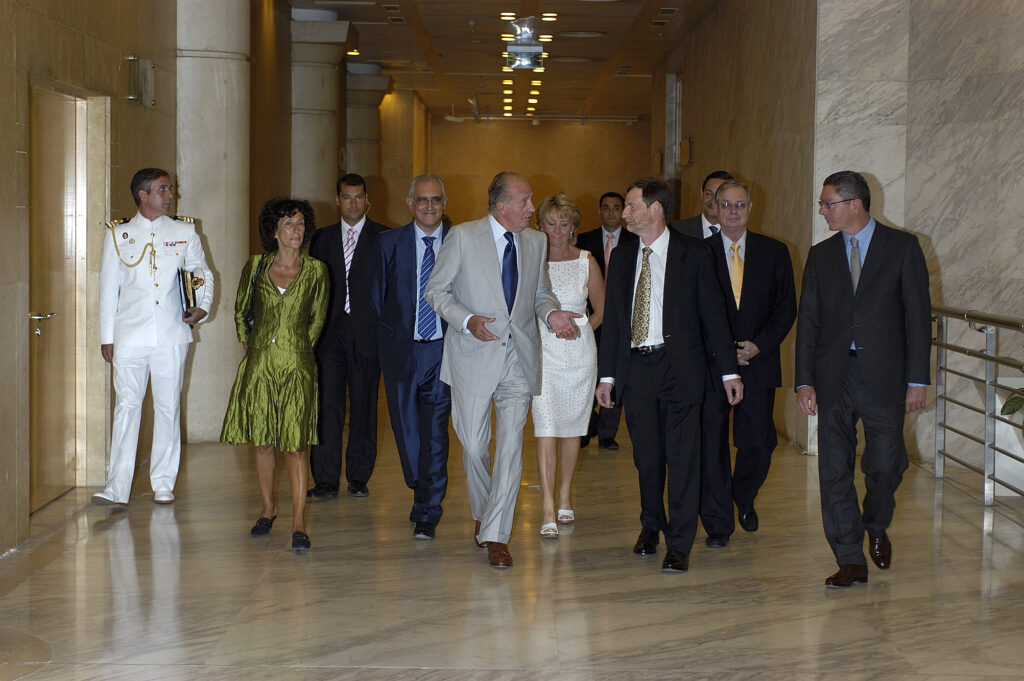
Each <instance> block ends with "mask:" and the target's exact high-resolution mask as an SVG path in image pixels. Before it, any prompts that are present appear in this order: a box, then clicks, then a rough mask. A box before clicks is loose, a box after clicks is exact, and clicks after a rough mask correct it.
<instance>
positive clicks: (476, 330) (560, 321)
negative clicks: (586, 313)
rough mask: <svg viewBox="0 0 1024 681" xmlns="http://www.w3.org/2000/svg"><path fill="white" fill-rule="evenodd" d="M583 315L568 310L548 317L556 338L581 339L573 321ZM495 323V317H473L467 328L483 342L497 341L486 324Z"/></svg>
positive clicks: (558, 311) (556, 311)
mask: <svg viewBox="0 0 1024 681" xmlns="http://www.w3.org/2000/svg"><path fill="white" fill-rule="evenodd" d="M582 316H583V315H581V314H577V313H575V312H569V311H568V310H555V311H554V312H552V313H551V314H549V315H548V320H547V321H548V325H549V326H550V327H551V330H552V331H554V332H555V336H556V337H558V338H561V339H563V340H576V339H577V338H579V337H580V331H579V329H578V328H577V327H576V322H574V321H573V319H576V318H578V317H582ZM493 321H494V317H484V316H483V315H478V314H477V315H473V316H472V317H470V318H469V321H468V322H466V328H467V329H469V332H470V333H471V334H473V337H474V338H476V339H477V340H481V341H485V342H486V341H496V340H498V337H497V336H495V335H494V334H493V333H491V332H490V331H488V330H487V326H486V324H490V323H491V322H493Z"/></svg>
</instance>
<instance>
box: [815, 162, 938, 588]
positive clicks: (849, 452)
mask: <svg viewBox="0 0 1024 681" xmlns="http://www.w3.org/2000/svg"><path fill="white" fill-rule="evenodd" d="M818 206H819V210H818V212H819V213H820V214H821V215H822V216H823V217H824V218H825V221H826V222H827V223H828V227H829V229H830V230H832V231H834V232H839V233H838V234H836V235H835V236H833V237H831V238H829V239H826V240H825V241H822V242H821V243H819V244H816V245H815V246H812V247H811V250H810V252H809V253H808V254H807V267H806V268H805V270H804V277H803V287H802V290H801V292H800V317H799V321H798V322H797V336H796V385H797V404H798V405H799V406H800V410H801V411H802V412H803V413H805V414H808V415H813V414H815V413H818V415H819V418H818V480H819V483H820V484H819V486H820V488H821V516H822V523H823V525H824V528H825V537H826V538H827V539H828V542H829V545H830V546H831V547H832V552H833V553H834V554H835V557H836V562H837V563H838V564H839V571H838V572H836V573H835V574H834V575H832V576H830V577H828V578H827V579H826V580H825V585H826V586H828V587H833V588H841V587H847V586H850V585H851V584H855V583H858V582H867V581H868V568H867V561H866V560H865V558H864V550H863V545H864V531H865V529H866V530H867V534H868V553H869V555H870V556H871V560H872V561H873V562H874V564H875V565H876V566H877V567H878V568H880V569H883V570H884V569H886V568H888V567H889V565H890V564H891V562H892V544H891V543H890V541H889V536H888V534H887V533H886V530H887V528H888V527H889V524H890V523H891V522H892V515H893V508H894V507H895V500H894V499H893V495H894V494H895V492H896V488H897V487H898V486H899V484H900V481H901V480H902V479H903V471H905V470H906V468H907V450H906V445H905V443H904V441H903V419H904V416H905V414H907V413H909V412H911V411H915V410H917V409H922V408H923V407H924V405H925V397H926V388H925V386H926V385H927V384H928V383H929V361H930V356H931V299H930V296H929V292H928V268H927V266H926V265H925V260H924V254H923V253H922V252H921V246H920V244H918V242H917V237H915V236H914V235H912V234H909V233H907V232H904V231H901V230H897V229H893V228H891V227H886V226H885V225H883V224H881V223H879V222H876V221H875V219H874V218H873V217H871V214H870V213H869V211H870V209H871V192H870V191H869V189H868V185H867V183H866V182H865V181H864V178H863V177H861V175H860V174H859V173H855V172H853V171H849V170H844V171H841V172H838V173H834V174H832V175H829V176H828V177H827V178H825V182H824V186H823V187H822V190H821V196H820V198H819V200H818ZM857 419H860V421H861V423H862V424H863V426H864V435H865V441H866V443H867V444H866V445H865V447H864V453H863V455H862V457H861V470H862V471H863V472H864V480H865V486H866V488H867V490H866V493H865V495H864V510H863V512H862V511H861V508H860V506H859V505H858V501H857V489H856V487H855V486H854V465H855V461H856V454H857V429H856V425H857Z"/></svg>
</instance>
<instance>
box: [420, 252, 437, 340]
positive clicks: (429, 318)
mask: <svg viewBox="0 0 1024 681" xmlns="http://www.w3.org/2000/svg"><path fill="white" fill-rule="evenodd" d="M435 238H436V237H432V236H425V237H423V243H424V244H426V246H427V248H426V250H424V251H423V262H422V263H421V264H420V294H419V303H418V304H417V309H416V316H417V317H418V318H419V321H418V322H417V323H416V332H417V333H418V334H419V335H420V338H422V339H423V340H431V339H432V338H433V337H434V331H436V330H437V315H436V314H435V313H434V309H433V308H432V307H430V306H429V305H427V301H426V300H424V298H423V292H424V291H426V290H427V279H430V273H431V272H433V271H434V239H435Z"/></svg>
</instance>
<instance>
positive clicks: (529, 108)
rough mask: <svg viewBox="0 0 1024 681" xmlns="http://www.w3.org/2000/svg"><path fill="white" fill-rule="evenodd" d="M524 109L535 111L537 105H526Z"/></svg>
mask: <svg viewBox="0 0 1024 681" xmlns="http://www.w3.org/2000/svg"><path fill="white" fill-rule="evenodd" d="M526 110H527V111H536V110H537V107H535V106H528V107H526Z"/></svg>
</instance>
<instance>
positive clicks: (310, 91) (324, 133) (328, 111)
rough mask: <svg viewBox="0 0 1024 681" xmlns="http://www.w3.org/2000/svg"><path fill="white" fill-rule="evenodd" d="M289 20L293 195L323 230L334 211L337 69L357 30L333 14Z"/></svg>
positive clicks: (300, 13) (300, 14) (303, 14)
mask: <svg viewBox="0 0 1024 681" xmlns="http://www.w3.org/2000/svg"><path fill="white" fill-rule="evenodd" d="M292 19H293V21H292V23H291V38H292V44H291V57H292V95H291V97H292V162H291V175H292V184H291V194H292V196H295V197H298V198H303V199H306V200H307V201H309V202H310V203H311V204H313V208H314V209H315V210H316V216H317V224H318V225H321V226H322V225H326V224H329V223H331V222H334V221H335V219H336V217H337V213H338V209H337V206H336V204H335V201H334V197H335V191H334V183H335V180H337V179H338V175H339V171H340V169H341V153H342V152H341V148H340V141H339V133H338V131H339V124H338V118H339V116H338V112H339V107H340V102H341V92H340V88H341V87H342V79H341V73H340V68H341V64H342V60H343V59H344V56H345V50H346V46H347V44H348V43H349V42H350V41H351V40H352V39H354V35H355V32H354V30H353V29H352V27H351V24H350V23H349V22H347V21H337V15H335V13H334V12H328V11H324V10H302V9H295V10H292Z"/></svg>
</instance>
